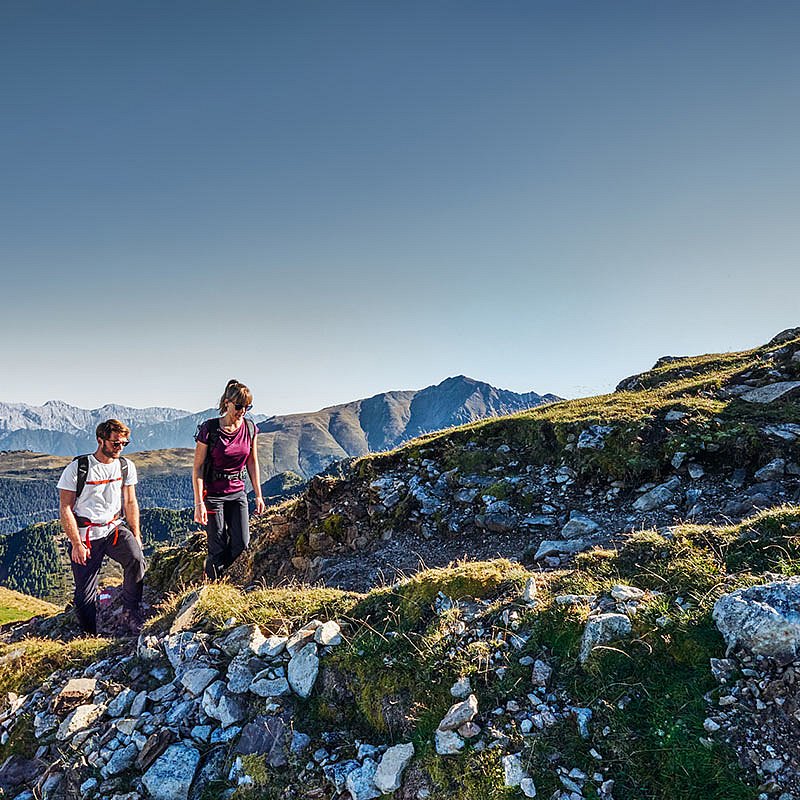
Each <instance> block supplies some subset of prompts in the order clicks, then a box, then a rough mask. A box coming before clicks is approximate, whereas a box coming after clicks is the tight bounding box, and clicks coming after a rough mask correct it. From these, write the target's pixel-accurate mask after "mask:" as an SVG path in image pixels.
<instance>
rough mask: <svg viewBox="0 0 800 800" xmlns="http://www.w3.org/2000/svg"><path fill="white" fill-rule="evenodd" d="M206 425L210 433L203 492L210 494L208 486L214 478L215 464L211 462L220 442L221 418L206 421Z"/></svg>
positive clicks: (204, 465) (204, 469) (204, 463)
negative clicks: (213, 452) (212, 454)
mask: <svg viewBox="0 0 800 800" xmlns="http://www.w3.org/2000/svg"><path fill="white" fill-rule="evenodd" d="M205 425H206V430H207V431H208V441H207V442H206V460H205V461H204V462H203V492H204V493H208V484H209V483H210V482H211V480H213V477H214V463H213V462H212V460H211V451H212V450H213V449H214V447H216V444H217V442H218V441H219V435H220V425H219V417H212V418H211V419H208V420H206V422H205Z"/></svg>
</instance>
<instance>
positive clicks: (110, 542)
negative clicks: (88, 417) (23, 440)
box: [58, 419, 145, 635]
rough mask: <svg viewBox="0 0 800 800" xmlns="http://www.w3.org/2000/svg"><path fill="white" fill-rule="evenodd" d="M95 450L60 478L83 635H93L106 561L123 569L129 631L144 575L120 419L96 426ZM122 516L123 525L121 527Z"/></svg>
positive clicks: (137, 618) (131, 469)
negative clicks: (100, 578)
mask: <svg viewBox="0 0 800 800" xmlns="http://www.w3.org/2000/svg"><path fill="white" fill-rule="evenodd" d="M95 433H96V436H97V450H95V452H94V453H93V454H92V455H88V456H79V457H78V458H76V459H74V460H73V461H72V462H71V463H70V464H69V465H68V466H67V467H66V469H65V470H64V472H62V473H61V478H60V479H59V481H58V488H59V490H60V511H61V526H62V528H63V529H64V533H66V535H67V537H68V538H69V544H70V555H71V559H72V564H71V566H72V574H73V575H74V576H75V613H76V615H77V617H78V622H79V623H80V626H81V630H83V631H84V633H87V634H90V635H95V634H96V633H97V583H98V579H99V576H100V567H101V566H102V563H103V559H104V558H105V556H108V557H109V558H111V559H113V560H114V561H116V562H117V563H119V564H120V565H121V566H122V570H123V575H124V577H123V583H122V605H123V613H122V622H123V624H124V625H125V626H126V627H127V628H129V629H130V630H131V631H132V632H134V633H135V632H138V630H140V629H141V627H142V613H141V602H142V586H143V579H144V573H145V562H144V555H143V554H142V536H141V533H140V531H139V504H138V502H137V500H136V488H135V487H136V483H137V478H136V467H135V466H134V465H133V462H132V461H130V460H129V459H124V458H121V455H122V448H123V447H125V445H127V444H130V441H129V439H130V433H131V432H130V428H128V426H127V425H125V424H123V423H122V422H120V421H119V420H116V419H109V420H106V421H105V422H101V423H100V424H99V425H98V426H97V430H96V431H95ZM123 517H124V520H125V524H123Z"/></svg>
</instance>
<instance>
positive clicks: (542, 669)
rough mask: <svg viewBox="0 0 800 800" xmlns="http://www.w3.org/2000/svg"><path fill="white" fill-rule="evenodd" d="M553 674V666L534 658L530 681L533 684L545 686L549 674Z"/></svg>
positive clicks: (548, 679)
mask: <svg viewBox="0 0 800 800" xmlns="http://www.w3.org/2000/svg"><path fill="white" fill-rule="evenodd" d="M552 674H553V668H552V667H551V666H550V665H549V664H546V663H545V662H544V661H541V660H539V659H536V661H535V662H534V664H533V671H532V674H531V681H532V682H533V684H534V686H547V684H548V682H549V681H550V676H551V675H552Z"/></svg>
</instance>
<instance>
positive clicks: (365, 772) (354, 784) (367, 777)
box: [346, 758, 381, 800]
mask: <svg viewBox="0 0 800 800" xmlns="http://www.w3.org/2000/svg"><path fill="white" fill-rule="evenodd" d="M377 767H378V765H377V764H376V763H375V762H374V761H373V760H372V759H371V758H367V759H365V760H364V763H363V764H362V765H361V766H360V767H359V768H358V769H354V770H353V771H352V772H350V773H348V775H347V781H346V786H347V791H348V792H350V797H351V798H352V800H373V799H374V798H376V797H380V796H381V792H380V790H379V789H378V787H377V786H376V785H375V772H376V770H377Z"/></svg>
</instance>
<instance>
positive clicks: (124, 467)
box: [114, 456, 128, 544]
mask: <svg viewBox="0 0 800 800" xmlns="http://www.w3.org/2000/svg"><path fill="white" fill-rule="evenodd" d="M119 468H120V470H121V471H122V486H121V487H120V499H121V503H122V505H120V508H119V516H120V519H123V518H124V517H125V481H127V480H128V459H127V458H125V457H124V456H120V457H119ZM116 543H117V541H116V539H115V540H114V544H116Z"/></svg>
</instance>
